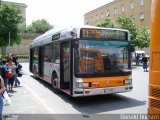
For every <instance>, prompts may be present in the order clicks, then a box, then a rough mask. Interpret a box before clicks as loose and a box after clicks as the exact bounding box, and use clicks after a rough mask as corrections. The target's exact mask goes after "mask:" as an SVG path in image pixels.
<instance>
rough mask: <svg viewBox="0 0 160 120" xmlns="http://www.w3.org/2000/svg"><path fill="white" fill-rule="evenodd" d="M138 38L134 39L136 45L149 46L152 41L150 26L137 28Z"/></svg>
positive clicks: (140, 46)
mask: <svg viewBox="0 0 160 120" xmlns="http://www.w3.org/2000/svg"><path fill="white" fill-rule="evenodd" d="M136 34H137V35H136V38H135V40H134V41H133V44H134V45H135V46H138V47H139V48H141V49H142V48H145V47H149V43H150V30H149V28H148V27H141V28H138V29H137V30H136Z"/></svg>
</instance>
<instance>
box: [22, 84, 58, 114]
mask: <svg viewBox="0 0 160 120" xmlns="http://www.w3.org/2000/svg"><path fill="white" fill-rule="evenodd" d="M23 86H24V87H26V88H27V89H28V90H29V91H30V92H31V93H32V94H33V95H34V96H35V97H36V98H37V100H38V101H39V102H40V103H41V104H42V105H43V106H44V107H45V108H46V109H47V110H48V111H49V112H50V113H52V114H54V113H56V112H55V111H54V110H53V109H51V108H50V107H49V106H48V105H46V103H45V102H44V101H43V100H42V98H40V97H39V96H38V95H37V94H36V93H35V92H34V91H33V90H32V89H31V88H30V87H29V86H28V85H26V84H24V83H23Z"/></svg>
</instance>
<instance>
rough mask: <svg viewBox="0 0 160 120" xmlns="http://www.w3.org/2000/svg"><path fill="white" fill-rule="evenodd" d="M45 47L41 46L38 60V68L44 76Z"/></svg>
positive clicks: (40, 75)
mask: <svg viewBox="0 0 160 120" xmlns="http://www.w3.org/2000/svg"><path fill="white" fill-rule="evenodd" d="M43 54H44V53H43V47H39V62H38V64H39V65H38V66H39V67H38V68H39V70H38V71H39V72H38V74H39V77H43Z"/></svg>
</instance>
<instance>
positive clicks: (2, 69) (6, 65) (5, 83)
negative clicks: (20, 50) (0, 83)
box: [1, 60, 9, 90]
mask: <svg viewBox="0 0 160 120" xmlns="http://www.w3.org/2000/svg"><path fill="white" fill-rule="evenodd" d="M7 71H9V68H8V63H7V61H6V60H2V67H1V76H2V78H3V80H4V86H5V88H6V90H8V78H7V77H6V75H5V73H6V72H7Z"/></svg>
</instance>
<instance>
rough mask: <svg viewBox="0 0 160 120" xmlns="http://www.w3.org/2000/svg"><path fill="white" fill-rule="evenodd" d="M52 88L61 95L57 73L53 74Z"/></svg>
mask: <svg viewBox="0 0 160 120" xmlns="http://www.w3.org/2000/svg"><path fill="white" fill-rule="evenodd" d="M52 87H53V90H54V92H55V93H58V94H59V93H61V92H60V90H59V88H58V76H57V74H56V73H53V74H52Z"/></svg>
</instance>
